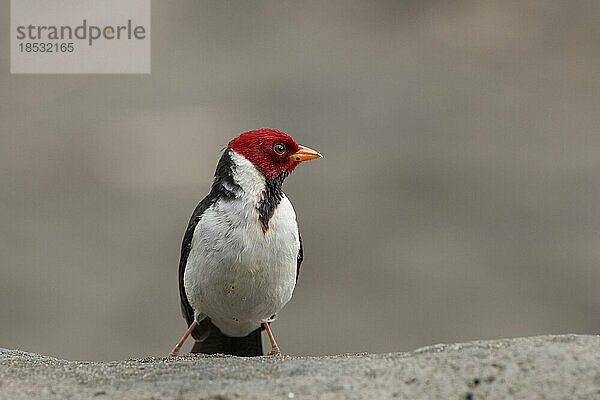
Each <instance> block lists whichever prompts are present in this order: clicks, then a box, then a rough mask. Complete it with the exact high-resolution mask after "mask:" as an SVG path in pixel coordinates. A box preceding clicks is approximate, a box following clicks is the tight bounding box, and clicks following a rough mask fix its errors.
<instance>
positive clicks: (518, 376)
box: [0, 335, 600, 400]
mask: <svg viewBox="0 0 600 400" xmlns="http://www.w3.org/2000/svg"><path fill="white" fill-rule="evenodd" d="M51 398H69V399H100V400H101V399H109V398H115V399H220V400H224V399H261V400H270V399H291V398H293V399H312V398H322V399H338V398H339V399H373V398H386V399H387V398H399V399H433V398H439V399H484V398H485V399H507V398H514V399H540V398H548V399H600V336H588V335H561V336H537V337H529V338H517V339H501V340H487V341H476V342H470V343H464V344H451V345H435V346H429V347H425V348H422V349H418V350H415V351H413V352H410V353H389V354H345V355H339V356H325V357H290V356H284V357H257V358H238V357H231V356H200V355H194V356H192V355H186V356H181V357H178V358H145V359H139V360H126V361H113V362H80V361H65V360H59V359H56V358H51V357H45V356H40V355H37V354H32V353H25V352H22V351H19V350H6V349H0V399H11V400H13V399H51Z"/></svg>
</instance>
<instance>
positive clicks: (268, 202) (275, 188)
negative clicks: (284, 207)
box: [258, 171, 289, 233]
mask: <svg viewBox="0 0 600 400" xmlns="http://www.w3.org/2000/svg"><path fill="white" fill-rule="evenodd" d="M288 175H289V172H287V171H286V172H283V173H281V174H279V175H277V176H276V177H275V178H273V179H267V180H266V187H265V191H264V192H263V196H262V199H261V201H260V203H259V204H258V221H259V222H260V225H261V227H262V230H263V233H267V231H268V230H269V220H270V219H271V217H272V216H273V213H274V212H275V209H276V208H277V206H278V205H279V203H280V202H281V199H282V198H283V188H282V186H283V181H284V180H285V178H286V177H287V176H288Z"/></svg>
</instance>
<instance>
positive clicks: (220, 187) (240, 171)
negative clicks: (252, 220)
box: [212, 148, 287, 231]
mask: <svg viewBox="0 0 600 400" xmlns="http://www.w3.org/2000/svg"><path fill="white" fill-rule="evenodd" d="M286 176H287V173H284V174H280V175H278V176H276V177H275V178H273V179H266V177H265V176H264V175H263V174H262V173H261V172H260V171H259V170H258V169H257V168H256V167H255V166H254V164H252V163H251V162H250V161H248V160H247V159H246V158H245V157H244V156H242V155H240V154H238V153H237V152H235V151H234V150H232V149H231V148H228V149H226V150H225V151H224V152H223V155H222V156H221V159H220V160H219V163H218V165H217V170H216V171H215V180H214V182H213V187H212V190H213V191H214V192H215V193H217V194H219V197H223V198H227V199H232V200H233V199H237V200H239V201H242V202H244V203H248V204H251V205H252V206H253V208H254V209H256V211H257V212H258V220H259V222H260V223H261V225H262V227H263V230H265V231H266V230H268V227H269V220H270V219H271V217H272V216H273V213H274V212H275V209H276V208H277V206H278V205H279V203H280V202H281V199H282V198H283V196H284V194H283V181H284V180H285V178H286Z"/></svg>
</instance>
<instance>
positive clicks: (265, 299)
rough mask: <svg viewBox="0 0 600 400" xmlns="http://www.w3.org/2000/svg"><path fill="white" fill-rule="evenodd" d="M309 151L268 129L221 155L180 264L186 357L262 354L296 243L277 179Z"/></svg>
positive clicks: (293, 264) (282, 300)
mask: <svg viewBox="0 0 600 400" xmlns="http://www.w3.org/2000/svg"><path fill="white" fill-rule="evenodd" d="M319 157H321V155H320V154H319V153H317V152H316V151H314V150H312V149H309V148H308V147H303V146H300V145H298V144H297V143H296V142H295V141H294V140H293V139H292V138H291V137H289V136H288V135H286V134H285V133H283V132H281V131H277V130H275V129H267V128H263V129H258V130H255V131H250V132H245V133H242V134H241V135H240V136H238V137H237V138H235V139H233V140H232V141H231V142H229V146H228V147H227V148H226V149H225V151H224V152H223V155H222V156H221V159H220V160H219V163H218V164H217V169H216V171H215V178H214V182H213V184H212V189H211V191H210V193H209V194H208V195H207V196H206V197H205V198H204V199H203V200H202V201H201V202H200V204H198V206H197V207H196V209H195V210H194V213H193V214H192V217H191V219H190V222H189V225H188V227H187V230H186V232H185V236H184V238H183V244H182V246H181V259H180V262H179V294H180V297H181V310H182V312H183V316H184V317H185V319H186V321H187V324H188V327H189V329H188V331H187V332H186V333H185V335H184V336H183V337H182V338H181V340H180V341H179V343H178V344H177V346H175V348H174V349H173V351H172V352H171V355H177V354H178V352H179V349H180V348H181V346H182V345H183V343H184V342H185V340H186V339H187V337H188V336H189V335H190V334H191V335H192V336H193V337H194V339H195V340H196V343H195V345H194V347H193V349H192V353H206V354H215V353H224V354H233V355H238V356H258V355H263V351H262V344H261V330H262V329H263V328H264V329H266V331H267V334H268V335H269V339H270V341H271V346H272V351H271V352H270V353H269V354H279V353H280V351H279V347H278V346H277V343H275V339H274V338H273V334H272V333H271V330H270V328H269V322H271V321H273V320H274V319H275V316H276V314H277V313H278V312H279V311H280V310H281V309H282V308H283V306H284V305H285V304H286V303H287V302H288V301H289V300H290V298H291V297H292V292H293V291H294V287H295V286H296V281H297V280H298V273H299V272H300V263H301V262H302V242H301V240H300V233H299V231H298V224H297V223H296V213H295V212H294V208H293V207H292V203H290V201H289V200H288V198H287V197H286V196H285V194H284V193H283V190H282V184H283V181H284V179H285V178H286V177H287V176H288V175H289V174H290V173H291V172H292V171H293V170H294V168H296V166H298V164H299V163H300V162H302V161H305V160H311V159H314V158H319Z"/></svg>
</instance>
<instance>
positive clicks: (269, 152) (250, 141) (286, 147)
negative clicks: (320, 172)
mask: <svg viewBox="0 0 600 400" xmlns="http://www.w3.org/2000/svg"><path fill="white" fill-rule="evenodd" d="M229 147H231V148H232V149H233V150H234V151H235V152H236V153H238V154H241V155H243V156H244V157H246V159H247V160H248V161H250V162H251V163H252V164H254V166H255V167H256V168H257V169H258V170H259V171H260V172H262V173H263V174H264V175H265V176H266V177H267V179H273V178H275V177H276V176H278V175H280V174H282V173H284V172H286V173H290V172H292V171H293V170H294V168H296V166H297V165H298V164H300V162H301V161H305V160H311V159H313V158H319V157H322V156H321V155H320V154H319V153H317V152H316V151H314V150H312V149H309V148H308V147H303V146H300V145H299V144H298V143H296V142H295V141H294V139H292V138H291V137H289V136H288V135H286V134H285V133H283V132H281V131H278V130H275V129H269V128H262V129H258V130H255V131H249V132H244V133H242V134H241V135H240V136H238V137H236V138H235V139H233V140H232V141H231V142H229Z"/></svg>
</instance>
